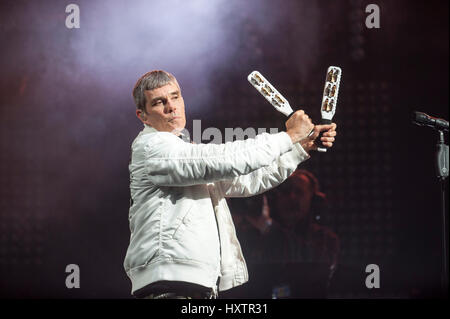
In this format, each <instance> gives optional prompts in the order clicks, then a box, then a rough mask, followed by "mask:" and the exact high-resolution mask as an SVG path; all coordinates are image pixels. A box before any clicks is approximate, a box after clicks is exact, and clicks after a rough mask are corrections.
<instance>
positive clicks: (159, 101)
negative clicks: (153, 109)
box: [153, 100, 162, 105]
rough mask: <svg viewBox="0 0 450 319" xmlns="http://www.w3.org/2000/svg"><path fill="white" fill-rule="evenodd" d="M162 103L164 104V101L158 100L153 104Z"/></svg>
mask: <svg viewBox="0 0 450 319" xmlns="http://www.w3.org/2000/svg"><path fill="white" fill-rule="evenodd" d="M160 104H162V101H161V100H158V101H156V102H155V103H154V104H153V105H160Z"/></svg>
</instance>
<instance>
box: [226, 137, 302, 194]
mask: <svg viewBox="0 0 450 319" xmlns="http://www.w3.org/2000/svg"><path fill="white" fill-rule="evenodd" d="M309 157H310V156H309V155H308V153H306V152H305V150H304V149H303V148H302V147H301V146H300V144H298V143H297V144H295V145H294V147H293V149H292V150H291V151H290V152H287V153H285V154H283V155H281V156H279V157H278V158H277V159H276V160H275V161H274V162H273V163H272V164H271V165H269V166H266V167H262V168H260V169H258V170H256V171H254V172H252V173H250V174H247V175H243V176H239V177H235V178H233V179H232V180H230V181H220V182H219V183H218V184H219V186H220V189H221V190H222V193H223V195H224V197H248V196H253V195H258V194H260V193H264V192H265V191H268V190H269V189H271V188H274V187H276V186H278V185H279V184H281V183H282V182H283V181H285V180H286V179H287V178H288V177H289V176H290V175H291V174H292V173H293V172H294V171H295V170H296V168H297V166H298V164H300V163H301V162H304V161H305V160H307V159H309Z"/></svg>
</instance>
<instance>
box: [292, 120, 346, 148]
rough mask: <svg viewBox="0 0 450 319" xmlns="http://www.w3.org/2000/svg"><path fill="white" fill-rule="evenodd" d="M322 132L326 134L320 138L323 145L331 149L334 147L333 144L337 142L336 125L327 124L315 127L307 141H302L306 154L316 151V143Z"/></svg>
mask: <svg viewBox="0 0 450 319" xmlns="http://www.w3.org/2000/svg"><path fill="white" fill-rule="evenodd" d="M320 132H324V133H323V134H322V137H321V138H320V141H321V142H322V145H323V146H325V147H326V148H330V147H332V146H333V142H334V140H335V136H336V135H337V133H336V123H331V124H326V125H316V126H314V131H313V133H312V134H311V135H310V136H308V137H307V138H306V139H304V140H302V141H300V145H301V146H302V147H303V149H304V150H305V151H306V152H308V153H309V152H310V151H316V150H317V148H318V146H317V144H320V143H315V141H316V139H317V137H318V136H319V135H320Z"/></svg>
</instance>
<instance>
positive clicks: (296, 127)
mask: <svg viewBox="0 0 450 319" xmlns="http://www.w3.org/2000/svg"><path fill="white" fill-rule="evenodd" d="M313 128H314V124H312V122H311V119H310V118H309V116H308V115H306V114H305V112H304V111H303V110H299V111H297V112H295V113H294V114H292V116H291V117H290V118H289V119H288V120H287V121H286V133H287V134H288V135H289V136H290V138H291V140H292V143H294V144H295V143H297V142H300V141H303V140H305V139H306V138H307V137H308V134H309V133H310V132H311V130H312V129H313ZM316 137H317V136H316ZM302 146H303V145H302Z"/></svg>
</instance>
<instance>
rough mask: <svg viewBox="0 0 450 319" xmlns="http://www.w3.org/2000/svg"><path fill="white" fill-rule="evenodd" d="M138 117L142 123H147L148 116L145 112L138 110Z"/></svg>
mask: <svg viewBox="0 0 450 319" xmlns="http://www.w3.org/2000/svg"><path fill="white" fill-rule="evenodd" d="M136 115H137V117H138V118H139V119H140V120H141V121H146V120H147V115H146V114H145V112H144V111H143V110H138V111H137V112H136Z"/></svg>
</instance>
